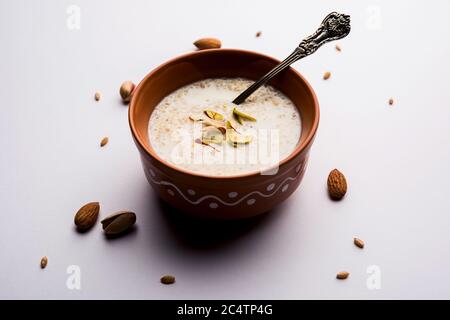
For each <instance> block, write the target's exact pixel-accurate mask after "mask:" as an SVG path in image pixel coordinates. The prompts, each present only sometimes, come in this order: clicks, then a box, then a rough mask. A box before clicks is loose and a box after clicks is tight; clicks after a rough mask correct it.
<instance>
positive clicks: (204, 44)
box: [194, 38, 222, 50]
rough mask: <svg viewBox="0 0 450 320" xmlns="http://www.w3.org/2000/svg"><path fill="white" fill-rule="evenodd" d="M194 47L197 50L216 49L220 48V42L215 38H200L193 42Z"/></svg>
mask: <svg viewBox="0 0 450 320" xmlns="http://www.w3.org/2000/svg"><path fill="white" fill-rule="evenodd" d="M194 46H196V47H197V48H198V49H199V50H205V49H216V48H220V47H221V46H222V42H220V40H219V39H216V38H202V39H198V40H197V41H195V42H194Z"/></svg>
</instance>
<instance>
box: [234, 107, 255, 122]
mask: <svg viewBox="0 0 450 320" xmlns="http://www.w3.org/2000/svg"><path fill="white" fill-rule="evenodd" d="M233 114H234V115H236V116H238V117H239V118H241V120H248V121H256V119H255V118H254V117H252V116H251V115H249V114H246V113H244V112H242V111H239V110H238V109H237V108H234V109H233ZM239 118H238V119H239Z"/></svg>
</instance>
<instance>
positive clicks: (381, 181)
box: [0, 0, 450, 299]
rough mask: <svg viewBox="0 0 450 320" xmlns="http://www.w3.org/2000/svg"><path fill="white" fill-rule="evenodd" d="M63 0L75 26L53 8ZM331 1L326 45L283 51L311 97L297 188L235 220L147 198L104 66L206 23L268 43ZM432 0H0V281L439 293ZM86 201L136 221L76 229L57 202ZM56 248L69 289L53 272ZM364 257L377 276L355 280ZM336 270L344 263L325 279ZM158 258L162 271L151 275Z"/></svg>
mask: <svg viewBox="0 0 450 320" xmlns="http://www.w3.org/2000/svg"><path fill="white" fill-rule="evenodd" d="M71 4H74V5H77V6H79V8H80V10H81V25H80V29H79V30H70V29H69V28H68V27H67V25H66V22H67V21H66V20H67V18H68V14H67V13H66V9H67V8H68V6H69V5H71ZM334 10H336V11H340V12H345V13H348V14H350V15H351V17H352V31H351V34H350V35H349V37H347V38H346V39H343V40H341V41H340V45H341V47H342V52H341V53H338V52H336V50H335V49H334V45H332V44H330V45H327V46H325V47H323V48H321V49H320V50H319V51H318V52H317V53H316V54H314V55H313V56H311V57H308V58H306V59H304V60H303V61H300V62H297V63H296V64H295V68H297V69H298V70H299V71H300V72H301V73H302V74H303V75H304V76H305V77H306V78H307V79H308V80H309V81H310V83H311V84H312V86H313V87H314V89H315V91H316V93H317V95H318V98H319V101H320V105H321V121H320V125H319V130H318V134H317V138H316V141H315V144H314V145H313V148H312V152H311V157H310V163H309V167H308V169H307V171H306V175H305V178H304V180H303V182H302V184H301V186H300V188H299V190H298V191H297V192H296V193H294V195H293V196H292V197H291V198H290V199H289V200H288V201H286V202H285V203H284V204H283V205H281V206H280V207H278V208H277V209H276V210H275V211H274V212H272V213H271V214H269V215H266V216H263V217H261V218H259V219H254V220H251V221H247V222H241V223H231V224H230V223H220V224H204V223H200V222H197V221H190V220H187V219H184V218H182V216H181V217H180V215H179V214H178V215H177V214H174V213H173V212H172V210H171V209H169V208H167V207H165V206H164V205H162V204H161V203H160V202H159V201H158V200H157V199H156V198H155V196H154V195H153V193H152V190H151V188H150V186H149V185H148V184H147V182H146V180H145V178H144V175H143V171H142V169H141V165H140V160H139V156H138V152H137V150H136V148H135V146H134V144H133V142H132V138H131V134H130V131H129V128H128V122H127V107H126V106H124V105H123V104H122V103H121V102H120V98H119V95H118V90H119V86H120V84H121V82H122V81H124V80H128V79H130V80H133V81H134V82H139V81H140V79H142V78H143V77H144V76H145V75H146V74H147V73H148V72H149V71H151V70H152V69H153V68H155V67H156V66H158V65H159V64H161V63H163V62H164V61H166V60H167V59H169V58H172V57H174V56H176V55H179V54H182V53H185V52H189V51H192V50H194V48H193V46H192V42H193V41H195V40H196V39H198V38H201V37H205V36H214V37H218V38H220V39H221V40H222V42H223V46H224V47H227V48H243V49H250V50H255V51H259V52H262V53H265V54H268V55H271V56H274V57H277V58H279V59H282V58H284V57H285V56H287V55H288V54H289V53H290V52H291V51H292V50H293V48H294V47H295V46H296V45H297V44H298V42H299V41H300V40H301V39H302V38H303V37H305V36H307V35H309V34H310V33H312V32H313V31H314V30H315V29H316V28H317V26H318V24H319V23H320V22H321V20H322V19H323V17H324V16H325V15H326V14H327V13H329V12H331V11H334ZM449 12H450V2H449V1H445V0H442V1H378V0H373V1H360V0H359V1H348V0H347V1H298V0H295V1H294V0H291V1H287V0H284V1H283V0H278V1H261V0H252V1H212V0H205V1H194V0H192V1H184V0H183V1H182V0H178V1H175V0H170V1H169V0H167V1H143V0H142V1H114V2H113V1H106V0H105V1H98V0H96V1H92V0H91V1H76V0H73V1H56V0H53V1H50V0H46V1H43V0H42V1H32V0H28V1H24V0H20V1H6V0H2V1H1V3H0V43H1V51H0V52H1V53H0V55H1V59H0V81H1V82H0V90H1V100H2V101H1V107H0V108H1V114H0V115H1V116H0V147H1V149H0V150H1V151H0V191H1V193H0V200H1V210H0V215H1V223H0V298H38V299H40V298H62V299H82V298H83V299H90V298H138V299H159V298H163V299H172V298H182V299H183V298H184V299H186V298H189V299H190V298H199V299H204V298H207V299H216V298H237V299H240V298H243V299H247V298H251V299H259V298H261V299H285V298H286V299H312V298H324V299H331V298H338V299H341V298H343V299H347V298H361V299H385V298H387V299H391V298H394V299H398V298H445V299H448V298H450V250H449V244H450V234H449V227H450V196H449V190H450V169H449V164H450V148H449V147H450V88H449V83H450V68H449V63H448V59H449V57H450V43H449V39H450V19H448V14H449ZM259 30H261V31H262V36H261V37H260V38H256V37H255V33H256V32H257V31H259ZM327 70H329V71H331V73H332V76H331V78H330V79H329V80H328V81H324V80H322V75H323V73H324V72H325V71H327ZM96 90H99V91H101V92H102V94H103V98H102V100H101V101H100V102H95V101H94V98H93V97H94V92H95V91H96ZM390 97H393V98H394V99H395V105H394V106H389V105H388V99H389V98H390ZM103 136H109V138H110V143H109V144H108V145H107V146H106V147H104V148H102V149H100V147H99V142H100V140H101V138H102V137H103ZM335 167H337V168H339V169H340V170H341V171H342V172H344V173H345V175H346V176H347V179H348V183H349V191H348V194H347V196H346V197H345V199H344V200H343V201H341V202H332V201H330V200H329V198H328V196H327V193H326V178H327V175H328V172H329V171H330V170H331V169H333V168H335ZM89 201H100V203H101V216H106V215H107V214H109V213H111V212H113V211H116V210H122V209H128V210H133V211H135V212H136V214H137V216H138V223H137V224H138V226H137V229H136V231H135V232H133V233H131V234H128V235H127V236H125V237H123V238H120V239H116V240H113V241H110V240H106V239H105V238H104V236H103V234H102V230H101V226H100V224H98V225H97V226H96V227H95V228H94V229H93V230H91V231H90V232H88V233H86V234H79V233H77V232H76V231H75V229H74V227H73V216H74V214H75V212H76V211H77V210H78V208H79V207H81V206H82V205H83V204H85V203H86V202H89ZM354 236H359V237H360V238H362V239H364V240H365V242H366V248H365V249H364V250H360V249H358V248H356V247H355V246H354V245H353V243H352V238H353V237H354ZM43 255H47V256H48V258H49V264H48V267H47V268H46V269H45V270H41V269H40V268H39V261H40V258H41V256H43ZM70 265H77V266H79V267H80V268H81V290H69V289H68V288H67V287H66V279H67V277H68V275H67V274H66V269H67V267H68V266H70ZM371 265H376V266H379V268H380V271H381V288H380V289H379V290H369V289H368V288H367V286H366V281H367V279H368V278H369V276H370V274H368V273H367V268H368V267H369V266H371ZM340 270H347V271H349V272H350V273H351V274H350V277H349V278H348V279H347V280H345V281H338V280H336V279H335V274H336V272H338V271H340ZM166 273H169V274H173V275H175V276H176V279H177V282H176V284H174V285H172V286H164V285H161V284H160V283H159V278H160V276H161V275H163V274H166Z"/></svg>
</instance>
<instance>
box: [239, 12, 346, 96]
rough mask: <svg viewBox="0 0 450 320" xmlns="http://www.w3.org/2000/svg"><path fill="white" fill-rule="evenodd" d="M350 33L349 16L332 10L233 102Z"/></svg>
mask: <svg viewBox="0 0 450 320" xmlns="http://www.w3.org/2000/svg"><path fill="white" fill-rule="evenodd" d="M349 33H350V16H348V15H345V14H340V13H337V12H332V13H330V14H329V15H327V16H326V17H325V19H324V20H323V21H322V23H321V25H320V26H319V28H318V29H317V31H316V32H315V33H313V34H312V35H310V36H309V37H307V38H305V39H304V40H303V41H302V42H300V44H299V45H298V47H297V48H295V50H294V52H292V53H291V54H290V55H289V56H288V57H287V58H286V59H284V60H283V61H282V62H280V63H279V64H278V65H277V66H276V67H274V68H273V69H272V70H270V71H269V72H268V73H266V74H265V75H264V76H263V77H262V78H261V79H259V80H257V81H256V82H254V83H253V84H252V85H251V86H250V87H248V88H247V89H246V90H245V91H244V92H242V93H241V94H240V95H239V96H237V98H236V99H234V100H233V103H234V104H241V103H242V102H244V101H245V99H247V98H248V97H249V96H250V95H251V94H252V93H253V92H255V91H256V90H257V89H258V88H259V87H261V86H262V85H264V84H265V83H267V81H269V80H270V79H272V78H273V77H275V76H276V75H277V74H279V73H280V72H282V71H283V70H284V69H286V68H288V67H289V66H290V65H291V64H293V63H294V62H296V61H298V60H300V59H302V58H304V57H306V56H309V55H310V54H313V53H314V52H316V50H317V49H318V48H319V47H321V46H322V45H323V44H324V43H327V42H330V41H334V40H338V39H342V38H344V37H346V36H347V35H348V34H349Z"/></svg>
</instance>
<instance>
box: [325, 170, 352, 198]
mask: <svg viewBox="0 0 450 320" xmlns="http://www.w3.org/2000/svg"><path fill="white" fill-rule="evenodd" d="M327 185H328V193H329V194H330V197H331V198H332V199H334V200H340V199H342V198H343V197H344V196H345V194H346V193H347V180H346V179H345V176H344V175H343V174H342V172H340V171H339V170H338V169H334V170H332V171H331V172H330V174H329V175H328V180H327Z"/></svg>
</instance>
